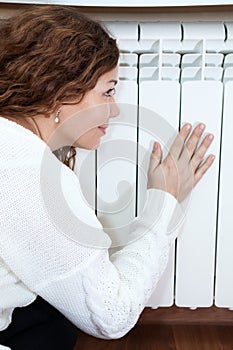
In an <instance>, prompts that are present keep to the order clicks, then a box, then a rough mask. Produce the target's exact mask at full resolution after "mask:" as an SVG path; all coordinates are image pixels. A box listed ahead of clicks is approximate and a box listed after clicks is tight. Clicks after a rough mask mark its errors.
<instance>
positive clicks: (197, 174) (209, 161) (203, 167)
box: [194, 154, 215, 186]
mask: <svg viewBox="0 0 233 350" xmlns="http://www.w3.org/2000/svg"><path fill="white" fill-rule="evenodd" d="M214 159H215V156H214V155H213V154H211V155H210V156H208V157H207V159H206V160H205V162H204V163H203V164H202V165H201V166H200V167H199V168H198V169H197V170H196V172H195V174H194V186H195V185H196V184H197V183H198V182H199V181H200V180H201V178H202V176H203V175H204V174H205V173H206V172H207V170H208V169H209V168H210V167H211V165H212V164H213V162H214Z"/></svg>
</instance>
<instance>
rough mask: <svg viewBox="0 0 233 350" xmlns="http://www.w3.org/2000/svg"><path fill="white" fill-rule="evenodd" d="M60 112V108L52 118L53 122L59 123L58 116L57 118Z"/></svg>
mask: <svg viewBox="0 0 233 350" xmlns="http://www.w3.org/2000/svg"><path fill="white" fill-rule="evenodd" d="M60 113H61V108H60V109H59V110H58V111H57V114H56V117H55V119H54V122H55V123H56V124H58V123H60V118H59V114H60Z"/></svg>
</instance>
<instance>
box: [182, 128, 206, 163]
mask: <svg viewBox="0 0 233 350" xmlns="http://www.w3.org/2000/svg"><path fill="white" fill-rule="evenodd" d="M204 129H205V124H203V123H199V124H198V125H197V126H196V127H195V129H194V130H193V132H192V134H191V136H190V137H189V139H188V141H187V142H186V144H185V146H184V148H183V150H182V153H181V155H180V159H179V160H180V161H182V162H188V161H189V160H190V159H191V157H192V156H193V153H194V152H195V149H196V147H197V144H198V142H199V140H200V137H201V135H202V133H203V131H204Z"/></svg>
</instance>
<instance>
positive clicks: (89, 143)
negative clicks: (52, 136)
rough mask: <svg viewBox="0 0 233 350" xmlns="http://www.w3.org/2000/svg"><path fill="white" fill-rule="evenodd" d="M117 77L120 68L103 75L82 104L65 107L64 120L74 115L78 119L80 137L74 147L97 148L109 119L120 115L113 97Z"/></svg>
mask: <svg viewBox="0 0 233 350" xmlns="http://www.w3.org/2000/svg"><path fill="white" fill-rule="evenodd" d="M117 75H118V66H116V67H115V68H114V69H112V70H111V71H109V72H107V73H105V74H103V75H102V76H101V77H100V78H99V79H98V81H97V84H96V86H95V87H94V88H93V89H92V90H90V91H88V92H87V93H86V94H85V96H84V98H83V100H82V101H81V102H80V103H78V104H76V105H63V107H62V111H61V114H62V118H64V119H66V118H69V117H70V116H72V115H76V116H77V118H78V119H77V120H78V122H77V121H75V125H76V126H77V128H78V129H79V136H78V138H76V137H74V139H75V142H74V143H73V146H75V147H79V148H85V149H95V148H97V147H98V145H99V143H100V138H101V137H102V136H103V135H104V134H105V132H107V129H106V128H107V126H108V124H109V118H113V117H115V116H117V115H119V113H120V110H119V108H118V107H117V105H116V103H115V100H114V97H113V94H114V86H115V85H116V83H117ZM71 129H72V128H70V131H71V132H73V130H71Z"/></svg>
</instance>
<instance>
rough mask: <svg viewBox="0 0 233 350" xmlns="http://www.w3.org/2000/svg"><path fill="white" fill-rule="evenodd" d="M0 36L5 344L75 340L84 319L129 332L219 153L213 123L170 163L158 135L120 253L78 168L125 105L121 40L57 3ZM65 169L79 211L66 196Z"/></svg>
mask: <svg viewBox="0 0 233 350" xmlns="http://www.w3.org/2000/svg"><path fill="white" fill-rule="evenodd" d="M0 34H1V41H0V46H1V47H0V66H1V71H0V132H1V140H0V148H1V153H0V158H1V167H0V179H1V187H0V188H1V189H0V206H1V221H0V238H1V239H0V276H1V278H0V343H1V344H2V346H0V348H3V349H4V348H5V346H6V347H12V349H14V350H19V349H24V350H27V349H30V350H31V349H41V348H43V349H44V350H46V349H49V350H52V349H56V350H58V349H63V350H64V349H66V350H69V349H73V348H74V345H75V342H76V339H77V330H78V329H82V330H83V331H84V332H86V333H89V334H91V335H93V336H95V337H98V338H103V339H116V338H119V337H122V336H123V335H125V334H126V333H127V332H128V331H129V330H130V329H131V328H132V327H133V326H134V325H135V323H136V322H137V320H138V317H139V315H140V313H141V312H142V310H143V308H144V307H145V305H146V303H147V301H148V299H149V297H150V296H151V294H152V291H153V290H154V288H155V287H156V284H157V282H158V280H159V278H160V276H161V274H162V273H163V271H164V269H165V267H166V264H167V260H168V254H169V247H170V246H171V244H172V243H173V241H174V239H175V236H176V235H172V234H169V233H168V232H167V227H168V224H169V222H170V219H171V217H172V215H173V213H174V209H175V207H176V205H177V204H178V203H180V202H182V201H183V200H184V199H185V198H186V197H187V196H188V194H189V193H190V192H191V190H192V188H193V186H195V184H196V183H197V182H198V181H199V180H200V179H201V178H202V176H203V175H204V173H205V172H206V171H207V170H208V169H209V167H210V166H211V164H212V163H213V159H214V156H213V155H210V156H209V157H207V159H206V160H205V161H203V162H202V160H203V158H204V156H205V154H206V151H207V150H208V148H209V146H210V144H211V142H212V139H213V135H210V138H208V135H207V136H206V137H205V139H204V140H203V142H202V143H201V145H200V146H198V147H196V146H197V144H198V141H199V140H200V137H201V135H202V133H203V130H204V127H205V126H204V125H203V124H199V125H198V126H197V127H196V128H195V129H194V130H193V132H192V133H191V129H192V127H191V125H190V124H185V125H184V126H183V127H182V129H181V130H180V132H179V134H178V136H177V137H176V138H175V140H174V143H173V144H172V146H171V148H170V152H169V154H168V156H167V157H166V158H165V159H164V160H163V161H162V150H161V146H160V144H159V143H155V144H154V149H153V151H152V153H151V157H150V163H149V168H148V184H147V187H148V189H147V201H146V204H145V206H144V209H143V212H142V214H141V215H140V217H138V218H136V219H135V220H133V221H132V223H131V224H132V225H131V228H130V229H131V233H132V234H135V235H136V237H137V239H135V240H134V241H132V242H131V243H129V244H127V245H126V246H124V247H122V248H121V249H120V250H119V251H118V252H115V253H114V254H112V255H111V256H110V255H109V252H108V248H109V247H110V245H111V241H110V239H109V237H108V236H107V234H106V233H105V232H104V230H103V227H102V226H101V224H100V222H99V221H98V219H97V217H96V216H95V214H94V212H93V210H92V209H91V208H90V207H89V206H88V205H87V204H86V202H85V201H84V200H83V197H82V195H81V190H80V185H79V181H78V178H77V176H76V175H75V174H74V172H73V171H72V170H73V169H74V160H75V147H80V148H85V149H95V148H97V147H98V145H99V142H100V138H101V136H102V135H104V133H105V129H106V127H107V126H108V123H109V119H110V118H112V117H115V116H117V115H119V109H118V107H117V106H116V104H115V101H114V96H113V95H114V92H115V84H116V82H117V69H118V59H119V50H118V48H117V45H116V41H115V40H114V39H113V38H111V37H110V35H109V34H108V33H107V31H106V30H105V29H104V28H102V27H101V25H100V24H98V23H97V22H95V21H93V20H91V19H88V18H87V17H85V16H84V15H81V14H79V13H78V12H77V11H76V9H74V8H70V7H59V6H42V7H40V6H39V7H32V8H31V9H30V10H27V11H24V12H22V13H21V14H19V15H17V16H16V17H15V18H11V19H9V20H7V21H6V22H4V23H3V24H2V25H1V29H0ZM71 116H72V118H71ZM67 125H68V126H67ZM61 126H62V127H61ZM189 135H190V138H189V140H188V141H187V142H186V139H187V137H188V136H189ZM185 142H186V143H185ZM184 145H185V147H184ZM58 146H59V147H58ZM186 151H187V152H186ZM45 154H46V157H45ZM41 174H43V176H41ZM60 174H61V179H62V180H61V183H62V186H63V187H62V188H63V195H64V197H65V199H66V201H67V203H68V204H69V210H70V211H69V210H68V209H67V207H66V206H65V204H64V203H65V202H62V200H61V201H60V199H57V198H62V197H59V196H58V197H57V194H58V189H57V187H59V186H57V183H56V179H57V178H59V176H60ZM190 179H192V180H193V182H192V181H190ZM178 183H179V186H178ZM64 197H63V199H64ZM161 199H162V200H163V207H162V210H161V208H160V203H161ZM155 218H156V219H157V221H155V222H154V220H155ZM85 240H86V241H85Z"/></svg>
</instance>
